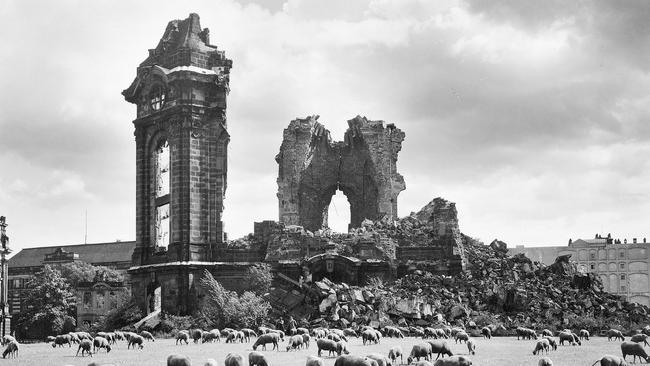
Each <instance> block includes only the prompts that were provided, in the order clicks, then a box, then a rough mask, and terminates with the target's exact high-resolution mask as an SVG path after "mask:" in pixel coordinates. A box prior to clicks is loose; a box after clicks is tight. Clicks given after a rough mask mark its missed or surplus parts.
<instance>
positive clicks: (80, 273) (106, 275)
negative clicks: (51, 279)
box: [59, 262, 124, 287]
mask: <svg viewBox="0 0 650 366" xmlns="http://www.w3.org/2000/svg"><path fill="white" fill-rule="evenodd" d="M59 270H60V271H61V275H62V276H63V278H65V279H66V280H68V282H69V283H70V285H71V286H72V287H77V285H78V284H79V282H97V281H101V282H121V281H123V280H124V276H122V274H121V273H120V272H118V271H116V270H114V269H111V268H108V267H104V266H93V265H92V264H89V263H86V262H72V263H65V264H63V265H61V266H60V267H59Z"/></svg>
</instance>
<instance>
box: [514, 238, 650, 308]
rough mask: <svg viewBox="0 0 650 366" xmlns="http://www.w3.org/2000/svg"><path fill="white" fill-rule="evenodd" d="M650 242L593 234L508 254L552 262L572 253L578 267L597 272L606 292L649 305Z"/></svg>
mask: <svg viewBox="0 0 650 366" xmlns="http://www.w3.org/2000/svg"><path fill="white" fill-rule="evenodd" d="M649 249H650V244H649V243H647V242H646V239H645V238H643V239H642V240H637V239H636V238H633V239H632V240H631V241H629V242H628V240H627V239H623V240H618V239H612V238H611V235H608V236H607V237H604V236H601V235H596V237H595V238H594V239H577V240H575V241H572V240H570V241H569V244H568V245H567V246H552V247H524V246H523V245H518V246H516V247H515V248H511V249H509V253H510V254H517V253H524V254H526V256H527V257H529V258H530V259H532V260H534V261H539V262H542V263H544V264H547V265H549V264H552V263H553V262H554V261H555V258H557V257H558V256H560V255H565V254H571V260H572V261H575V262H576V263H577V265H578V270H580V271H583V272H593V273H596V274H598V276H599V277H600V279H601V280H602V282H603V287H604V288H605V290H606V291H608V292H610V293H613V294H617V295H620V296H623V297H625V298H626V299H627V300H628V301H633V302H637V303H639V304H643V305H649V306H650V258H649V257H648V251H649Z"/></svg>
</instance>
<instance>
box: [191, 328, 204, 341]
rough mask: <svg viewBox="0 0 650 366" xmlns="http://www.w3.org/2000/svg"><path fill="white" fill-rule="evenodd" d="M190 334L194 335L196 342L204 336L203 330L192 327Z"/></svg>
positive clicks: (193, 338)
mask: <svg viewBox="0 0 650 366" xmlns="http://www.w3.org/2000/svg"><path fill="white" fill-rule="evenodd" d="M190 336H191V337H192V340H194V343H199V341H200V340H201V338H203V330H201V329H192V331H191V332H190Z"/></svg>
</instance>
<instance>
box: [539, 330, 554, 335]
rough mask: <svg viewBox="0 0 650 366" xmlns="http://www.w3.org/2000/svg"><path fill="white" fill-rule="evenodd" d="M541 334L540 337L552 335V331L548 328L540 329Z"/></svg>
mask: <svg viewBox="0 0 650 366" xmlns="http://www.w3.org/2000/svg"><path fill="white" fill-rule="evenodd" d="M541 335H542V337H552V336H553V332H551V331H550V330H548V329H542V333H541Z"/></svg>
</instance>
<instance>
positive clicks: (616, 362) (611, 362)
mask: <svg viewBox="0 0 650 366" xmlns="http://www.w3.org/2000/svg"><path fill="white" fill-rule="evenodd" d="M599 362H600V366H627V362H625V360H624V359H622V358H620V357H618V356H612V355H605V356H603V357H601V358H600V360H596V362H594V363H593V364H592V365H591V366H596V364H597V363H599Z"/></svg>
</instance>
